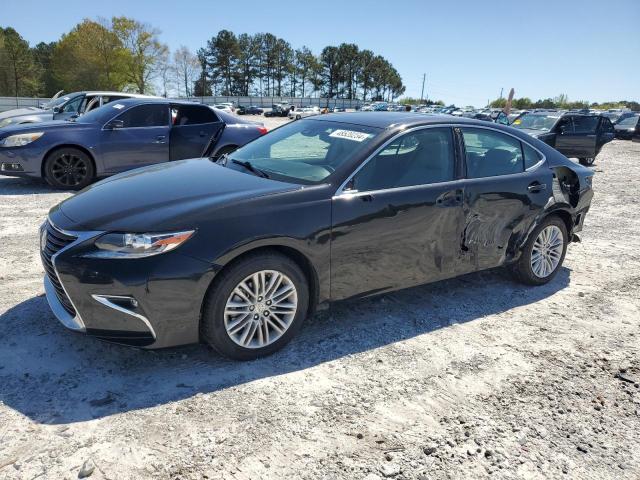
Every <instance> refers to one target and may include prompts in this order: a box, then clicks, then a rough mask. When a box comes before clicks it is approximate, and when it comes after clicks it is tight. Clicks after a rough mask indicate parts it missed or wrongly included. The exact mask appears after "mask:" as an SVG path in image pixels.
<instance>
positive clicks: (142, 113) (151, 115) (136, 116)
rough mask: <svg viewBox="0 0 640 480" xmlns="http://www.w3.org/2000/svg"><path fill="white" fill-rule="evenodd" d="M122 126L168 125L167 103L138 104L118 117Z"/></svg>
mask: <svg viewBox="0 0 640 480" xmlns="http://www.w3.org/2000/svg"><path fill="white" fill-rule="evenodd" d="M118 120H122V121H123V122H124V128H136V127H164V126H169V109H168V108H167V105H138V106H136V107H133V108H130V109H129V110H127V111H126V112H124V113H123V114H122V115H120V116H119V117H118Z"/></svg>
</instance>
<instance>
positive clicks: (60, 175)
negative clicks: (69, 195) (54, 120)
mask: <svg viewBox="0 0 640 480" xmlns="http://www.w3.org/2000/svg"><path fill="white" fill-rule="evenodd" d="M95 174H96V169H95V167H94V165H93V160H92V159H91V157H89V155H87V154H86V153H85V152H83V151H82V150H80V149H78V148H72V147H66V148H59V149H58V150H54V151H53V152H51V153H49V154H48V155H47V157H46V158H45V161H44V178H45V180H46V181H47V183H48V184H49V185H51V186H52V187H53V188H57V189H60V190H81V189H83V188H84V187H86V186H87V185H89V184H90V183H91V182H93V179H94V177H95Z"/></svg>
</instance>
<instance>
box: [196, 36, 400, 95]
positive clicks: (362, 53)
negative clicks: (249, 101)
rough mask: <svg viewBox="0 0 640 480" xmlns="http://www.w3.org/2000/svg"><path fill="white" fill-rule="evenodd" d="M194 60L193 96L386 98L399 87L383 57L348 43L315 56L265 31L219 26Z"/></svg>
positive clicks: (394, 70) (397, 91)
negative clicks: (199, 74) (197, 74)
mask: <svg viewBox="0 0 640 480" xmlns="http://www.w3.org/2000/svg"><path fill="white" fill-rule="evenodd" d="M198 59H199V61H200V64H201V66H202V68H203V72H204V75H203V78H202V79H201V80H199V81H198V82H197V87H196V92H195V93H196V95H201V94H204V95H241V96H249V95H256V96H270V95H273V96H291V97H298V96H300V97H305V96H311V95H321V96H323V97H328V98H347V99H356V98H359V99H362V100H392V99H394V98H397V97H399V96H400V95H402V94H403V93H404V91H405V86H404V85H403V83H402V78H401V77H400V74H399V73H398V71H397V70H396V69H395V68H394V67H393V65H391V63H390V62H389V61H388V60H386V59H385V58H384V57H382V56H381V55H376V54H375V53H374V52H372V51H371V50H366V49H364V50H361V49H360V48H359V47H358V46H357V45H355V44H353V43H342V44H340V45H338V46H327V47H325V48H324V49H322V51H321V52H320V54H319V55H315V54H314V53H313V52H312V51H311V50H310V49H309V48H307V47H305V46H303V47H301V48H299V49H294V48H293V47H292V46H291V45H290V44H289V42H287V41H286V40H284V39H282V38H278V37H276V36H275V35H272V34H271V33H257V34H255V35H250V34H247V33H242V34H240V35H236V34H234V33H233V32H231V31H229V30H221V31H220V32H218V34H217V35H216V36H214V37H213V38H211V39H210V40H209V41H208V42H207V45H206V47H204V48H201V49H200V50H198Z"/></svg>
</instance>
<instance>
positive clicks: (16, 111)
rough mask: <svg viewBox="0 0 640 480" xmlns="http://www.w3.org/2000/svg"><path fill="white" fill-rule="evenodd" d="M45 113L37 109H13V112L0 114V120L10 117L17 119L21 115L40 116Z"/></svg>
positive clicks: (7, 111) (8, 111)
mask: <svg viewBox="0 0 640 480" xmlns="http://www.w3.org/2000/svg"><path fill="white" fill-rule="evenodd" d="M45 112H47V110H43V109H41V108H38V107H26V108H14V109H13V110H6V111H4V112H0V120H3V119H5V118H10V117H19V116H21V115H33V114H41V113H45Z"/></svg>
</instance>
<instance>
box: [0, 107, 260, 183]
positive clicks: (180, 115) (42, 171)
mask: <svg viewBox="0 0 640 480" xmlns="http://www.w3.org/2000/svg"><path fill="white" fill-rule="evenodd" d="M266 132H267V130H266V128H264V127H263V126H262V125H261V124H258V123H253V122H248V121H246V120H242V119H240V118H238V117H236V116H234V115H231V114H228V113H226V112H221V111H219V110H215V109H213V108H211V107H208V106H206V105H201V104H197V103H191V102H180V101H172V100H166V99H148V98H147V99H127V100H122V101H117V102H112V103H109V104H108V105H104V106H102V107H100V108H97V109H95V110H93V111H91V112H89V113H86V114H84V115H82V116H81V117H79V118H77V119H76V120H75V121H50V122H41V123H37V124H31V125H28V124H27V125H16V126H10V127H6V128H3V129H2V130H0V174H2V175H10V176H28V177H38V178H44V179H45V180H46V181H47V182H48V183H49V184H50V185H52V186H53V187H55V188H60V189H72V190H79V189H81V188H84V187H85V186H87V185H89V184H90V183H91V182H93V181H94V180H95V179H97V178H100V177H105V176H108V175H112V174H115V173H119V172H122V171H125V170H130V169H133V168H138V167H142V166H145V165H151V164H155V163H162V162H168V161H172V160H182V159H186V158H196V157H202V156H211V157H218V156H221V155H223V154H225V153H229V152H232V151H233V150H235V149H236V148H238V147H240V146H242V145H244V144H245V143H247V142H249V141H251V140H253V139H254V138H257V137H259V136H260V135H263V134H264V133H266Z"/></svg>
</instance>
